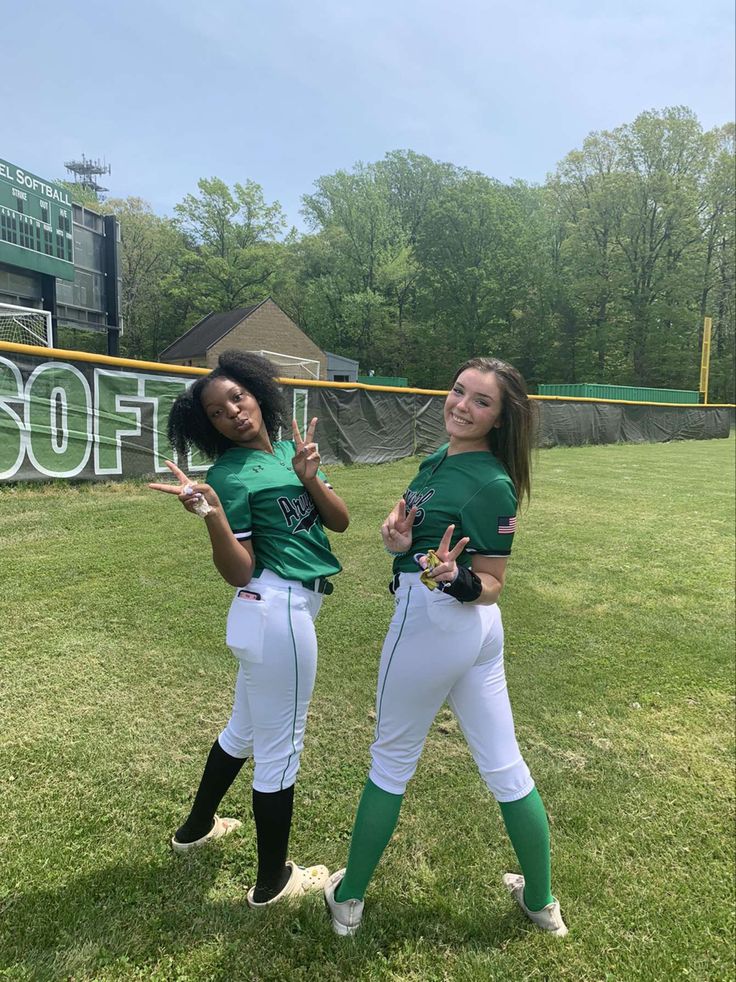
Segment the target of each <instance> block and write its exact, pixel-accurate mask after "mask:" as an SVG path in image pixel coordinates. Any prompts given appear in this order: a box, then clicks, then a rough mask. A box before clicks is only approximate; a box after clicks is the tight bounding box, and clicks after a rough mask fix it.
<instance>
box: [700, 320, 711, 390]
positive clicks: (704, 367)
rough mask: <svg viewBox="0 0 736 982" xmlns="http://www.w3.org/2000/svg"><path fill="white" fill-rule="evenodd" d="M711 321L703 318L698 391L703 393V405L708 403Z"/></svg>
mask: <svg viewBox="0 0 736 982" xmlns="http://www.w3.org/2000/svg"><path fill="white" fill-rule="evenodd" d="M712 326H713V321H712V319H711V318H710V317H705V318H704V319H703V348H702V350H701V353H700V391H701V393H702V394H703V405H704V406H707V405H708V373H709V370H710V332H711V328H712Z"/></svg>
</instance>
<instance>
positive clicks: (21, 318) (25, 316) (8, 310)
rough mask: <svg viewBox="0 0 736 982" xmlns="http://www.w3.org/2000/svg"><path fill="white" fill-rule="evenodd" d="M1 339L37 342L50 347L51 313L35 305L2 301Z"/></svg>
mask: <svg viewBox="0 0 736 982" xmlns="http://www.w3.org/2000/svg"><path fill="white" fill-rule="evenodd" d="M0 341H11V342H12V343H13V344H35V345H41V346H42V347H44V348H50V347H51V344H52V334H51V313H50V312H49V311H48V310H36V309H35V308H34V307H14V306H12V304H7V303H0Z"/></svg>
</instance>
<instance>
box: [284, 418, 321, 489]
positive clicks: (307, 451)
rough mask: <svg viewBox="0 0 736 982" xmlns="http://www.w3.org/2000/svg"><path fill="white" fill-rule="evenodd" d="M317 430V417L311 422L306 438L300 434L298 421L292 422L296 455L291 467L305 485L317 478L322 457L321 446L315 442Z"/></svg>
mask: <svg viewBox="0 0 736 982" xmlns="http://www.w3.org/2000/svg"><path fill="white" fill-rule="evenodd" d="M316 429H317V417H316V416H315V417H314V418H313V419H311V420H310V421H309V426H308V427H307V432H306V436H305V438H304V439H303V440H302V435H301V433H300V432H299V426H298V424H297V421H296V420H295V419H293V420H292V421H291V432H292V433H293V435H294V444H295V445H296V453H295V454H294V456H293V457H292V459H291V466H292V467H293V468H294V473H295V474H296V476H297V477H298V478H299V480H300V481H301V482H302V484H304V483H305V482H306V481H313V480H314V479H315V477H316V476H317V471H318V470H319V464H320V460H321V457H320V455H319V444H317V443H315V442H314V431H315V430H316Z"/></svg>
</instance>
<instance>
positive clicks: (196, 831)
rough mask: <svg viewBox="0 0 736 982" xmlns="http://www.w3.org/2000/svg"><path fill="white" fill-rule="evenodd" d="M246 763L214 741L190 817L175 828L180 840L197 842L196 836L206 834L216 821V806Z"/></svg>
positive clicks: (198, 837) (197, 837)
mask: <svg viewBox="0 0 736 982" xmlns="http://www.w3.org/2000/svg"><path fill="white" fill-rule="evenodd" d="M244 763H245V759H244V758H240V757H231V756H230V754H228V753H225V751H224V750H223V749H222V747H221V746H220V744H219V742H218V741H217V740H215V742H214V743H213V744H212V749H211V750H210V752H209V756H208V757H207V763H206V764H205V765H204V773H203V774H202V780H201V781H200V782H199V788H198V789H197V794H196V796H195V798H194V804H193V805H192V810H191V812H190V813H189V818H188V819H187V820H186V822H184V824H183V825H182V826H181V828H179V829H177V830H176V838H177V841H178V842H194V840H195V839H201V838H202V836H203V835H207V833H208V832H209V830H210V829H211V828H212V825H213V824H214V821H215V812H216V811H217V806H218V805H219V804H220V802H221V801H222V799H223V796H224V795H225V792H226V791H227V789H228V788H229V787H230V785H231V784H232V783H233V781H234V780H235V778H236V777H237V776H238V773H239V771H240V768H241V767H242V766H243V764H244Z"/></svg>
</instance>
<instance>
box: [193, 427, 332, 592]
mask: <svg viewBox="0 0 736 982" xmlns="http://www.w3.org/2000/svg"><path fill="white" fill-rule="evenodd" d="M295 452H296V448H295V446H294V443H293V442H292V441H291V440H280V441H278V442H277V443H275V444H274V447H273V453H272V454H271V453H268V452H267V451H266V450H249V449H247V448H245V447H231V448H230V449H229V450H226V451H225V453H224V454H222V456H221V457H218V459H217V460H216V461H215V463H214V464H213V465H212V467H210V469H209V470H208V471H207V483H208V484H209V485H210V486H211V487H213V488H214V490H215V491H216V492H217V496H218V498H219V499H220V501H221V502H222V507H223V509H224V511H225V515H226V517H227V520H228V522H229V523H230V528H231V529H232V531H233V534H234V535H235V538H236V539H239V540H240V541H241V542H242V541H247V540H250V541H251V542H252V544H253V551H254V552H255V556H256V570H255V574H254V575H256V576H257V575H258V574H259V573H260V572H261V570H262V569H270V570H271V571H272V572H274V573H277V574H278V575H279V576H282V577H283V578H284V579H286V580H300V581H301V582H303V583H304V582H307V581H309V580H313V579H315V578H316V577H318V576H332V575H334V574H335V573H339V572H340V570H341V569H342V567H341V565H340V563H339V562H338V561H337V559H335V557H334V555H333V554H332V550H331V549H330V543H329V541H328V539H327V536H326V535H325V532H324V529H323V528H322V521H321V519H320V517H319V512H318V511H317V509H316V508H315V505H314V502H313V501H312V498H311V497H310V494H309V492H308V491H307V489H306V488H305V487H304V485H303V484H302V482H301V481H300V480H299V478H298V477H297V476H296V474H295V473H294V468H293V467H292V466H291V459H292V457H293V456H294V454H295ZM319 477H320V478H321V480H323V481H325V483H327V482H326V478H325V475H324V474H323V473H322V471H319Z"/></svg>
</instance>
